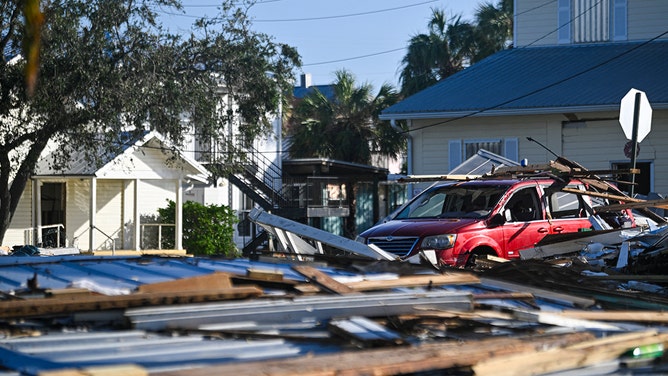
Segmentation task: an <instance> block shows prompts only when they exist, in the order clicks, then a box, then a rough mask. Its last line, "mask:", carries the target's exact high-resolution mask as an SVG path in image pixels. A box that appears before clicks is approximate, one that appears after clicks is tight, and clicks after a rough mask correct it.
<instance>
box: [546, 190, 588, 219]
mask: <svg viewBox="0 0 668 376" xmlns="http://www.w3.org/2000/svg"><path fill="white" fill-rule="evenodd" d="M567 188H571V189H578V187H576V186H568V187H567ZM548 202H549V206H550V215H551V216H552V218H553V219H561V218H581V217H586V216H587V214H586V211H585V208H584V205H583V202H582V198H581V197H580V195H576V194H575V193H570V192H562V191H557V192H552V193H550V194H549V196H548Z"/></svg>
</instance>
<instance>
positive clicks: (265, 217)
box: [248, 208, 396, 261]
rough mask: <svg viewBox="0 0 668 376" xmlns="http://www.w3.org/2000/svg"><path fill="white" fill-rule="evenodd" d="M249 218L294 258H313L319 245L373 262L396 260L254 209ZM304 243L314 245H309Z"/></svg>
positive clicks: (351, 241) (320, 249)
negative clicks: (370, 259)
mask: <svg viewBox="0 0 668 376" xmlns="http://www.w3.org/2000/svg"><path fill="white" fill-rule="evenodd" d="M248 218H250V220H252V221H253V222H255V223H257V224H259V225H260V226H262V227H263V228H264V229H265V230H266V231H267V232H268V233H270V234H273V235H274V236H275V237H276V238H277V239H278V241H279V244H280V245H281V247H282V248H283V251H284V252H292V253H295V254H297V255H313V254H316V253H323V252H322V244H324V245H327V246H330V247H333V248H335V249H339V250H343V251H347V252H350V253H353V254H356V255H362V256H366V257H370V258H372V259H374V260H390V261H391V260H395V259H396V256H395V255H393V254H391V253H388V252H385V251H383V250H382V249H379V248H372V247H369V246H367V245H366V244H362V243H359V242H356V241H354V240H352V239H347V238H344V237H341V236H337V235H334V234H332V233H331V232H327V231H323V230H320V229H317V228H314V227H311V226H307V225H305V224H302V223H299V222H295V221H292V220H289V219H287V218H283V217H279V216H276V215H273V214H270V213H267V212H265V211H263V210H261V209H258V208H254V209H253V210H252V211H251V212H250V213H249V214H248ZM306 240H309V241H311V242H315V243H316V244H315V245H311V244H309V243H308V242H307V241H306Z"/></svg>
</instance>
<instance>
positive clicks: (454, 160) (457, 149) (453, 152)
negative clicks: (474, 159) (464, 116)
mask: <svg viewBox="0 0 668 376" xmlns="http://www.w3.org/2000/svg"><path fill="white" fill-rule="evenodd" d="M448 162H449V166H450V168H449V169H448V171H452V170H453V169H454V168H455V167H457V166H459V165H460V164H462V141H461V140H450V141H449V142H448Z"/></svg>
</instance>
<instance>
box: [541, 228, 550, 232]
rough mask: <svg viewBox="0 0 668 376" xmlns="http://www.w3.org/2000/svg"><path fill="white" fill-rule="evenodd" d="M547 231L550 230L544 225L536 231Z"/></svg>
mask: <svg viewBox="0 0 668 376" xmlns="http://www.w3.org/2000/svg"><path fill="white" fill-rule="evenodd" d="M549 231H550V230H548V229H546V228H545V227H541V228H539V229H538V232H541V233H543V232H549Z"/></svg>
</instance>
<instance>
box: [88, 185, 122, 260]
mask: <svg viewBox="0 0 668 376" xmlns="http://www.w3.org/2000/svg"><path fill="white" fill-rule="evenodd" d="M96 206H97V213H96V216H95V226H96V227H97V228H98V229H99V231H97V232H96V233H95V242H96V244H95V249H104V250H110V249H121V248H122V246H123V229H124V226H123V210H122V208H123V181H121V180H98V181H97V204H96ZM112 242H113V243H112ZM112 246H113V248H112Z"/></svg>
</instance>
